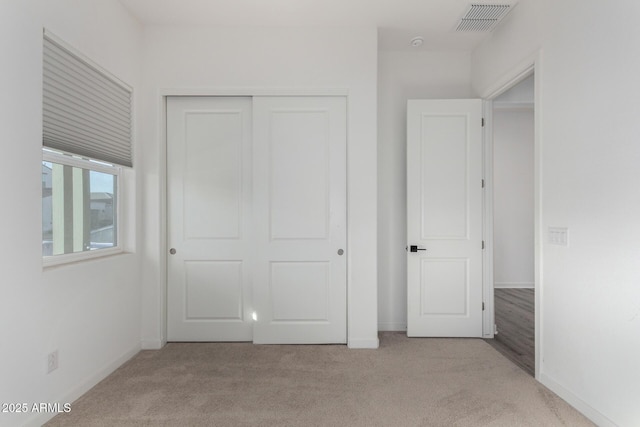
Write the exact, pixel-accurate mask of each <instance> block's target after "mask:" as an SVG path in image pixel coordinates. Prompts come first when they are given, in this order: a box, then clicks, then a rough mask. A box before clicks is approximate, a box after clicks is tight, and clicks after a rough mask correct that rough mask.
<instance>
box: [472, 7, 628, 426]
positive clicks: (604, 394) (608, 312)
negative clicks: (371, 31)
mask: <svg viewBox="0 0 640 427" xmlns="http://www.w3.org/2000/svg"><path fill="white" fill-rule="evenodd" d="M638 18H640V3H638V2H636V1H635V0H616V1H614V2H610V3H607V7H602V2H598V1H594V0H587V1H585V0H565V1H562V2H557V1H550V0H544V1H541V0H521V1H520V3H519V5H518V6H517V7H516V8H515V9H514V11H513V12H512V14H511V16H509V17H507V18H506V20H505V21H504V23H503V25H501V26H500V27H499V28H497V29H496V30H495V32H494V33H493V34H492V36H491V37H490V38H489V39H488V40H487V41H486V42H485V43H484V44H483V45H481V46H480V47H479V48H478V49H477V50H476V51H475V52H474V54H473V60H472V73H473V83H474V87H475V89H476V91H477V92H478V93H479V94H481V95H482V94H485V93H487V92H488V91H491V89H492V86H493V85H495V84H496V82H498V81H500V80H501V79H503V78H504V77H505V76H506V75H508V74H510V73H512V72H515V71H516V68H519V67H521V66H523V64H524V63H525V62H527V57H529V56H530V55H531V54H532V53H533V52H535V51H537V50H538V49H541V53H540V57H541V60H540V62H539V63H538V66H537V67H536V70H535V72H536V87H537V90H538V91H539V95H538V101H539V102H537V104H536V109H537V113H536V114H537V117H538V120H539V128H538V132H539V133H538V137H539V156H540V162H539V165H540V174H541V183H540V185H541V190H540V191H541V200H540V201H541V218H540V226H541V230H542V232H543V233H542V234H544V231H545V230H547V227H549V226H561V227H568V228H569V245H568V246H567V247H562V246H554V245H550V244H548V243H547V240H546V239H542V242H541V252H542V258H541V260H540V261H541V268H542V270H541V276H540V278H539V279H540V283H539V285H540V288H539V292H538V293H539V294H540V302H541V304H539V305H540V308H541V312H540V317H539V321H540V322H541V331H539V332H540V334H541V336H540V342H539V343H538V344H539V346H540V350H541V352H542V354H541V355H542V357H541V360H540V363H541V365H540V371H539V373H538V376H539V378H540V380H541V381H542V382H543V383H544V384H546V385H547V386H549V387H550V388H552V389H553V390H554V391H556V392H558V393H559V394H560V395H561V396H562V397H564V398H565V399H567V400H569V401H570V402H571V403H572V404H573V405H575V406H577V407H578V408H579V409H580V410H582V411H583V412H585V413H586V414H587V415H588V416H589V417H591V418H592V419H593V420H594V421H596V422H597V423H598V424H599V425H619V426H636V425H640V406H639V405H638V402H640V369H638V360H640V333H638V331H640V262H639V260H640V221H638V218H640V186H639V185H638V182H640V167H639V166H638V165H640V144H639V143H638V136H639V135H640V121H639V120H638V117H640V104H639V103H638V100H637V97H636V96H634V94H636V93H640V80H639V79H638V75H640V51H639V50H638V49H635V48H633V46H634V44H633V42H632V41H636V40H640V27H639V26H638V25H637V21H638Z"/></svg>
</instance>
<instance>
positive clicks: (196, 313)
mask: <svg viewBox="0 0 640 427" xmlns="http://www.w3.org/2000/svg"><path fill="white" fill-rule="evenodd" d="M185 275H186V278H185V283H186V286H185V304H186V307H185V316H186V319H187V320H194V319H208V320H224V321H229V320H239V321H242V262H240V261H187V262H185Z"/></svg>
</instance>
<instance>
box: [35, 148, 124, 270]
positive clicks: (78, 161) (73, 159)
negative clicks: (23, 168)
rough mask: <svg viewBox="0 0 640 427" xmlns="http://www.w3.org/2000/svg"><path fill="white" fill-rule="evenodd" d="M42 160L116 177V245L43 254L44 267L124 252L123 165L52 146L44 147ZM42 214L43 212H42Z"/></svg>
mask: <svg viewBox="0 0 640 427" xmlns="http://www.w3.org/2000/svg"><path fill="white" fill-rule="evenodd" d="M42 162H51V163H56V164H59V165H64V166H71V167H76V168H80V169H86V170H89V171H95V172H101V173H106V174H109V175H113V176H115V177H116V183H115V192H116V195H115V202H116V209H115V212H114V216H115V218H116V224H117V226H116V230H115V232H116V235H115V236H116V245H115V246H114V247H112V248H103V249H96V250H89V251H82V252H73V253H67V254H60V255H50V256H44V255H43V256H42V266H43V268H46V267H51V266H57V265H63V264H70V263H74V262H79V261H85V260H91V259H96V258H103V257H107V256H112V255H116V254H120V253H123V252H124V247H123V245H122V228H123V227H122V223H123V217H122V207H121V205H122V204H121V198H122V197H121V192H122V191H121V189H122V166H118V165H114V164H110V163H106V162H103V161H100V160H93V159H88V158H83V157H80V156H78V155H76V154H72V153H63V152H59V151H54V150H52V149H50V148H47V147H43V148H42ZM41 216H42V213H41Z"/></svg>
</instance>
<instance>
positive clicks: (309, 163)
mask: <svg viewBox="0 0 640 427" xmlns="http://www.w3.org/2000/svg"><path fill="white" fill-rule="evenodd" d="M167 145H168V151H167V154H168V161H167V163H168V165H167V171H168V176H167V182H168V195H167V203H168V221H169V224H168V245H169V247H170V248H172V252H173V253H172V254H170V255H168V282H169V283H168V339H169V340H170V341H251V340H253V341H254V342H256V343H345V342H346V333H347V326H346V314H347V305H346V295H347V293H346V250H347V248H346V99H345V98H342V97H256V98H223V97H170V98H168V101H167ZM254 317H255V321H254V320H253V318H254Z"/></svg>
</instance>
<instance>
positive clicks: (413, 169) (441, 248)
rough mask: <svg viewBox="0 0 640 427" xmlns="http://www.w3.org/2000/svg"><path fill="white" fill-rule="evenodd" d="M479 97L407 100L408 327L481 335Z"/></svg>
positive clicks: (417, 331)
mask: <svg viewBox="0 0 640 427" xmlns="http://www.w3.org/2000/svg"><path fill="white" fill-rule="evenodd" d="M481 120H482V101H481V100H477V99H472V100H410V101H408V105H407V215H408V217H407V221H408V222H407V239H408V240H407V244H408V249H409V252H408V253H407V258H408V260H407V269H408V270H407V282H408V284H407V285H408V289H407V297H408V302H407V304H408V306H407V312H408V319H407V335H409V336H414V337H420V336H425V337H481V336H482V310H483V304H482V125H481Z"/></svg>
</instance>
